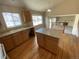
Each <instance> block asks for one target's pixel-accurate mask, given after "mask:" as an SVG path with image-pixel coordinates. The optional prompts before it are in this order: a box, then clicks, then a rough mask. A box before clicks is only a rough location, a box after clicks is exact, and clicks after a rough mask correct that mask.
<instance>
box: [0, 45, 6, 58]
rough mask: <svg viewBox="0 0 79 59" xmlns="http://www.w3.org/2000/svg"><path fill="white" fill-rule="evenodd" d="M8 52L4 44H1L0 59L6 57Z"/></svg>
mask: <svg viewBox="0 0 79 59" xmlns="http://www.w3.org/2000/svg"><path fill="white" fill-rule="evenodd" d="M6 58H7V56H6V52H5V48H4V45H3V44H0V59H6Z"/></svg>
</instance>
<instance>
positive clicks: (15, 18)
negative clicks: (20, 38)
mask: <svg viewBox="0 0 79 59" xmlns="http://www.w3.org/2000/svg"><path fill="white" fill-rule="evenodd" d="M2 15H3V18H4V20H5V23H6V26H7V27H8V28H11V27H16V26H19V25H21V24H22V23H21V19H20V15H19V14H18V13H8V12H3V13H2Z"/></svg>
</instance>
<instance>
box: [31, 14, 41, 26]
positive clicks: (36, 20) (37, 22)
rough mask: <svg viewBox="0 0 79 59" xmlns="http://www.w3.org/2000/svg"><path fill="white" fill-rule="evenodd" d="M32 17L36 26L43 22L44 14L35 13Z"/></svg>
mask: <svg viewBox="0 0 79 59" xmlns="http://www.w3.org/2000/svg"><path fill="white" fill-rule="evenodd" d="M32 19H33V25H34V26H36V25H39V24H42V16H35V15H33V16H32Z"/></svg>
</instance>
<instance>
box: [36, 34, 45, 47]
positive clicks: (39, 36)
mask: <svg viewBox="0 0 79 59" xmlns="http://www.w3.org/2000/svg"><path fill="white" fill-rule="evenodd" d="M37 42H38V44H39V46H41V47H44V46H45V39H44V35H42V34H40V33H39V34H38V33H37Z"/></svg>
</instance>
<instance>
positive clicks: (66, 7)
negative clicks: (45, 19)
mask: <svg viewBox="0 0 79 59" xmlns="http://www.w3.org/2000/svg"><path fill="white" fill-rule="evenodd" d="M78 13H79V0H65V1H64V2H62V3H61V4H59V5H57V6H55V7H53V8H52V12H50V13H48V12H47V13H46V15H47V16H53V15H67V14H78Z"/></svg>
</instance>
